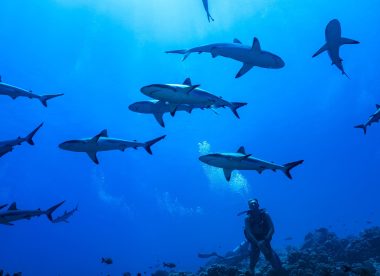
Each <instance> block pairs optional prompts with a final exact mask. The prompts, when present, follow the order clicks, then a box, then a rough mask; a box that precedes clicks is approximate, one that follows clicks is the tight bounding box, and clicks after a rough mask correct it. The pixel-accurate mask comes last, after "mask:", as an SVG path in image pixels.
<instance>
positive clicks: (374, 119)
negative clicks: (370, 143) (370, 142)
mask: <svg viewBox="0 0 380 276" xmlns="http://www.w3.org/2000/svg"><path fill="white" fill-rule="evenodd" d="M379 120H380V104H377V105H376V112H375V113H373V114H372V115H371V116H370V117H369V119H368V120H367V122H366V123H364V124H361V125H358V126H355V128H361V129H363V131H364V134H366V133H367V127H369V126H370V125H372V124H373V123H378V122H379Z"/></svg>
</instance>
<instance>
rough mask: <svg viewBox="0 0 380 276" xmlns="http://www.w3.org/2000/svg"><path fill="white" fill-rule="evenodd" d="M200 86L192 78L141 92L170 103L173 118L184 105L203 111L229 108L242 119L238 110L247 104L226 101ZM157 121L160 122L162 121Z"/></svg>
mask: <svg viewBox="0 0 380 276" xmlns="http://www.w3.org/2000/svg"><path fill="white" fill-rule="evenodd" d="M199 86H200V85H198V84H196V85H193V84H192V83H191V80H190V78H187V79H185V81H184V82H183V84H151V85H147V86H144V87H142V88H141V92H142V93H143V94H144V95H146V96H148V97H151V98H153V99H156V100H159V101H160V102H166V103H168V104H169V111H170V113H171V114H172V116H174V115H175V113H176V111H177V110H178V108H183V105H190V106H194V107H197V108H201V109H207V108H219V107H229V108H230V109H231V111H232V113H233V114H234V115H235V116H236V117H237V118H240V117H239V114H238V112H237V110H238V109H239V108H240V107H242V106H245V105H246V104H247V103H240V102H229V101H226V100H224V99H223V98H222V97H218V96H215V95H213V94H212V93H210V92H207V91H205V90H203V89H200V88H199ZM161 117H162V116H161ZM156 119H157V116H156ZM157 120H158V121H159V120H161V119H157ZM160 124H161V123H160ZM161 125H162V124H161Z"/></svg>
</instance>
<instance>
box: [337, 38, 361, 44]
mask: <svg viewBox="0 0 380 276" xmlns="http://www.w3.org/2000/svg"><path fill="white" fill-rule="evenodd" d="M359 43H360V42H359V41H357V40H353V39H351V38H346V37H342V38H341V39H340V45H344V44H359Z"/></svg>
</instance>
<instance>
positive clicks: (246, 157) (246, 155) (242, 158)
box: [239, 154, 252, 161]
mask: <svg viewBox="0 0 380 276" xmlns="http://www.w3.org/2000/svg"><path fill="white" fill-rule="evenodd" d="M251 156H252V154H245V155H244V156H242V157H239V161H243V160H245V159H248V158H249V157H251Z"/></svg>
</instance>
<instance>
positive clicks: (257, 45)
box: [252, 37, 261, 52]
mask: <svg viewBox="0 0 380 276" xmlns="http://www.w3.org/2000/svg"><path fill="white" fill-rule="evenodd" d="M252 50H253V51H255V52H256V51H258V52H261V46H260V42H259V40H258V39H257V37H255V38H254V39H253V43H252Z"/></svg>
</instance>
